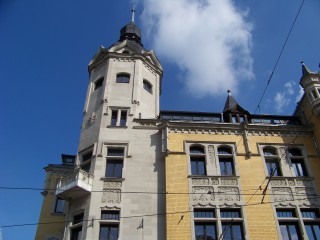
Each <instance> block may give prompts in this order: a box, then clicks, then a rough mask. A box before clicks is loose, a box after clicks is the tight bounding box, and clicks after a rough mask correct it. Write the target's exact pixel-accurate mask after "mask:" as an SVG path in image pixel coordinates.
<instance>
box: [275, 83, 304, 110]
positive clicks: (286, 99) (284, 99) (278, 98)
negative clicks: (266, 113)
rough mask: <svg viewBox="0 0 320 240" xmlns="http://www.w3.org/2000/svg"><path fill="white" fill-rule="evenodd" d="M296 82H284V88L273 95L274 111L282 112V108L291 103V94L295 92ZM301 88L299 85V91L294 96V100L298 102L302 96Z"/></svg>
mask: <svg viewBox="0 0 320 240" xmlns="http://www.w3.org/2000/svg"><path fill="white" fill-rule="evenodd" d="M296 85H297V84H296V83H295V82H293V81H290V82H287V83H285V84H284V89H283V91H282V92H277V93H276V95H275V97H274V103H275V108H276V111H277V112H278V113H279V112H283V111H284V108H285V107H287V106H289V104H290V103H291V99H292V98H293V96H292V95H294V94H295V87H296ZM303 93H304V91H303V89H302V88H301V87H300V88H299V93H298V95H297V96H296V98H295V101H296V102H298V101H300V99H301V97H302V96H303Z"/></svg>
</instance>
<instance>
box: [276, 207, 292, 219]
mask: <svg viewBox="0 0 320 240" xmlns="http://www.w3.org/2000/svg"><path fill="white" fill-rule="evenodd" d="M277 217H278V218H295V217H296V212H295V210H294V209H290V208H289V209H277Z"/></svg>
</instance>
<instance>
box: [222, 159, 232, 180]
mask: <svg viewBox="0 0 320 240" xmlns="http://www.w3.org/2000/svg"><path fill="white" fill-rule="evenodd" d="M219 166H220V174H221V175H223V176H233V175H234V167H233V160H232V158H219Z"/></svg>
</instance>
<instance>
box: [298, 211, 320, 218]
mask: <svg viewBox="0 0 320 240" xmlns="http://www.w3.org/2000/svg"><path fill="white" fill-rule="evenodd" d="M301 215H302V217H303V218H312V219H315V218H319V217H320V215H319V211H318V210H317V209H301Z"/></svg>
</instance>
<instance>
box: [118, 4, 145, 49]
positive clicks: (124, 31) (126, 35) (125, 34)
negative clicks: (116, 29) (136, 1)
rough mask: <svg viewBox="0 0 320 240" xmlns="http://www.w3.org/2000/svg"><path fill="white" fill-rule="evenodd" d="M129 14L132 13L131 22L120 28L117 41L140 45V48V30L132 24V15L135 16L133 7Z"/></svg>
mask: <svg viewBox="0 0 320 240" xmlns="http://www.w3.org/2000/svg"><path fill="white" fill-rule="evenodd" d="M131 12H132V16H131V22H130V23H129V24H126V25H125V26H123V27H122V28H121V30H120V39H119V41H120V42H122V41H125V40H128V41H130V42H131V43H133V44H135V45H140V47H143V45H142V43H141V30H140V28H138V26H137V25H136V24H135V23H134V14H135V9H134V6H133V8H132V10H131Z"/></svg>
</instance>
